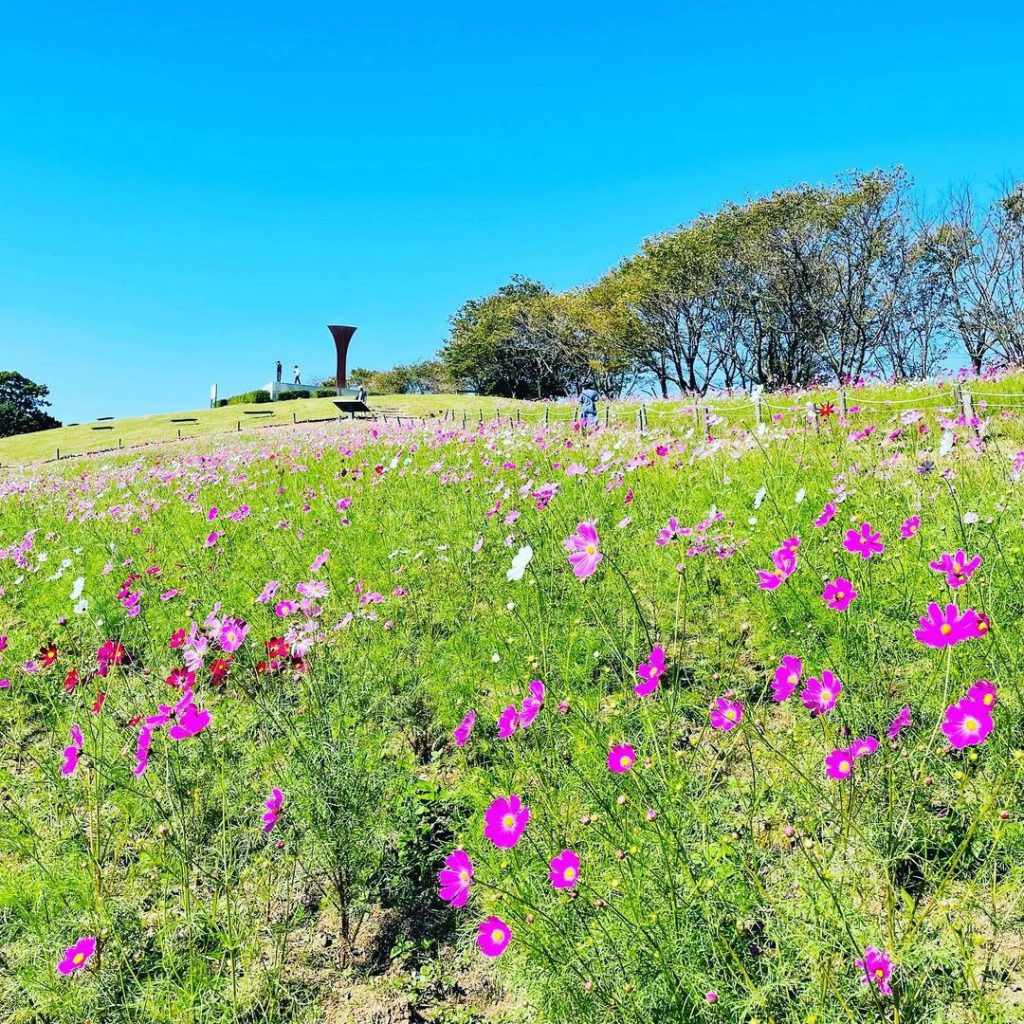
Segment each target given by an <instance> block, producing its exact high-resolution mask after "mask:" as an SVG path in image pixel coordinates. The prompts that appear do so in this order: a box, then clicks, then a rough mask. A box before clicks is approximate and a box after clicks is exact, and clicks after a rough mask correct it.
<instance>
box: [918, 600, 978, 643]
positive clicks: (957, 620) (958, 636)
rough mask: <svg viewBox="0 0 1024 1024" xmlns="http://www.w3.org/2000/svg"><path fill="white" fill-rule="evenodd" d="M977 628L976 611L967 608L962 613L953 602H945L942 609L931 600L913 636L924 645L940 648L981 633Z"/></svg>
mask: <svg viewBox="0 0 1024 1024" xmlns="http://www.w3.org/2000/svg"><path fill="white" fill-rule="evenodd" d="M983 632H984V631H981V632H980V633H979V630H978V613H977V612H976V611H974V609H973V608H968V609H967V610H966V611H965V612H964V613H963V615H961V614H960V611H959V609H958V608H957V606H956V605H955V604H947V605H946V610H945V611H943V610H942V609H941V608H940V607H939V605H938V604H936V603H935V602H934V601H932V602H931V603H930V604H929V605H928V614H927V615H922V616H921V628H920V629H915V630H914V638H915V639H916V640H917V641H918V642H919V643H922V644H924V645H925V646H926V647H935V648H937V649H940V650H941V649H942V648H944V647H954V646H955V645H956V644H958V643H960V642H961V641H963V640H971V639H973V638H974V637H976V636H979V635H982V633H983Z"/></svg>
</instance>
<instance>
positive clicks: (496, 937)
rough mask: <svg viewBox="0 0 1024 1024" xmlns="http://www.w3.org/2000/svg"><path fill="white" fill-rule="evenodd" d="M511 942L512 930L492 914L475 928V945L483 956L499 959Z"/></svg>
mask: <svg viewBox="0 0 1024 1024" xmlns="http://www.w3.org/2000/svg"><path fill="white" fill-rule="evenodd" d="M511 941H512V929H511V928H509V926H508V925H507V924H505V922H504V921H502V919H501V918H500V917H495V916H494V915H493V914H492V915H491V916H490V917H489V918H487V919H486V920H485V921H481V922H480V924H479V925H478V926H477V935H476V944H477V948H478V949H479V950H480V952H481V953H483V955H484V956H489V957H499V956H501V954H502V953H504V952H505V950H506V949H507V948H508V944H509V943H510V942H511Z"/></svg>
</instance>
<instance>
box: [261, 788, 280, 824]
mask: <svg viewBox="0 0 1024 1024" xmlns="http://www.w3.org/2000/svg"><path fill="white" fill-rule="evenodd" d="M263 806H264V807H266V811H264V813H263V831H264V832H267V833H270V832H273V830H274V826H275V825H276V824H277V819H278V818H280V817H281V810H282V808H283V807H284V794H283V793H282V792H281V790H279V789H278V788H277V787H276V786H275V787H274V788H273V789H271V791H270V796H269V797H267V799H266V801H264V805H263Z"/></svg>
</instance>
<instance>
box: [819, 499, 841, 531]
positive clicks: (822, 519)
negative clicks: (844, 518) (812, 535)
mask: <svg viewBox="0 0 1024 1024" xmlns="http://www.w3.org/2000/svg"><path fill="white" fill-rule="evenodd" d="M835 514H836V506H835V505H834V504H833V503H832V502H831V501H826V502H825V507H824V508H823V509H822V510H821V515H820V516H818V518H817V519H815V520H814V525H815V526H816V527H817V528H818V529H819V530H820V529H822V528H823V527H825V526H828V524H829V523H831V522H832V520H833V518H834V517H835Z"/></svg>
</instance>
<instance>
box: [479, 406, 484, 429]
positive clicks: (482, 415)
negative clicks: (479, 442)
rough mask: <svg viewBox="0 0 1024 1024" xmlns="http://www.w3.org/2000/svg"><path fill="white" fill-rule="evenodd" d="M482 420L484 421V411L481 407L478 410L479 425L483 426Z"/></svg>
mask: <svg viewBox="0 0 1024 1024" xmlns="http://www.w3.org/2000/svg"><path fill="white" fill-rule="evenodd" d="M483 422H484V411H483V409H481V410H480V425H481V426H483Z"/></svg>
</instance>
